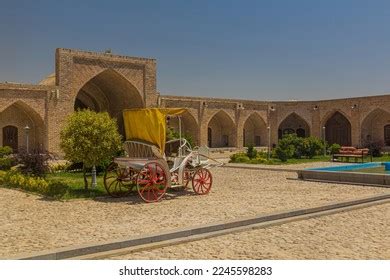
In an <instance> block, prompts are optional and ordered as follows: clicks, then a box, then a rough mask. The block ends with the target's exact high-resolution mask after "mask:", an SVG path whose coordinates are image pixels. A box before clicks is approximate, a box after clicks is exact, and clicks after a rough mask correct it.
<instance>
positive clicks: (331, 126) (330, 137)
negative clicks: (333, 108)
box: [325, 111, 351, 146]
mask: <svg viewBox="0 0 390 280" xmlns="http://www.w3.org/2000/svg"><path fill="white" fill-rule="evenodd" d="M325 139H326V141H327V142H328V144H330V145H331V144H334V143H337V144H339V145H341V146H351V123H350V122H349V120H348V119H347V118H346V117H345V116H344V115H343V114H341V113H340V112H338V111H337V112H335V113H334V114H333V115H332V116H331V117H330V118H329V119H328V120H327V121H326V123H325Z"/></svg>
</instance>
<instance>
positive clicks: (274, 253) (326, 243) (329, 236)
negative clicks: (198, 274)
mask: <svg viewBox="0 0 390 280" xmlns="http://www.w3.org/2000/svg"><path fill="white" fill-rule="evenodd" d="M111 259H387V260H388V259H390V203H387V204H383V205H379V206H373V207H370V208H364V209H359V210H353V211H350V212H345V213H339V214H334V215H330V216H325V217H319V218H314V219H309V220H303V221H298V222H292V223H288V224H283V225H280V226H274V227H269V228H264V229H257V230H251V231H246V232H240V233H234V234H228V235H224V236H218V237H214V238H210V239H204V240H200V241H194V242H190V243H183V244H180V245H174V246H169V247H164V248H159V249H154V250H150V251H144V252H136V253H133V254H127V255H122V256H116V257H112V258H111Z"/></svg>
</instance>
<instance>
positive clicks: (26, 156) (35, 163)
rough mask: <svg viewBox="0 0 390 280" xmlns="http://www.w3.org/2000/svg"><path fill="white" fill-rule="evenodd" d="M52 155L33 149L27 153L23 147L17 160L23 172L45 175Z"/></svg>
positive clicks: (39, 175)
mask: <svg viewBox="0 0 390 280" xmlns="http://www.w3.org/2000/svg"><path fill="white" fill-rule="evenodd" d="M49 159H50V155H49V154H48V153H47V152H43V151H40V150H39V149H33V150H32V151H31V152H29V153H27V151H26V150H25V149H21V150H20V152H19V153H18V155H17V161H18V163H19V164H20V166H19V170H20V171H21V172H22V173H23V174H28V175H34V176H38V177H43V176H45V173H46V172H48V171H49V166H48V160H49Z"/></svg>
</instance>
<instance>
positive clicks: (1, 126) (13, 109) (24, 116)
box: [0, 101, 46, 152]
mask: <svg viewBox="0 0 390 280" xmlns="http://www.w3.org/2000/svg"><path fill="white" fill-rule="evenodd" d="M25 127H29V130H28V132H26V130H25ZM26 133H28V138H27V135H26ZM0 139H1V140H0V141H1V142H0V146H10V147H12V149H13V150H14V152H17V151H18V150H19V149H20V148H21V147H26V146H27V145H26V144H27V143H26V141H27V139H28V146H29V148H31V149H39V150H41V151H42V150H44V149H45V148H46V141H45V126H44V123H43V120H42V118H41V117H40V115H39V114H38V113H37V112H36V111H35V110H34V109H32V108H31V107H30V106H28V105H27V104H26V103H24V102H22V101H17V102H15V103H13V104H11V105H10V106H8V107H7V108H6V109H5V110H4V111H2V112H0Z"/></svg>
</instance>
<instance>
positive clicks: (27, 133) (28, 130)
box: [24, 125, 31, 153]
mask: <svg viewBox="0 0 390 280" xmlns="http://www.w3.org/2000/svg"><path fill="white" fill-rule="evenodd" d="M30 129H31V128H30V127H29V126H28V125H26V126H25V127H24V132H25V134H26V152H27V153H28V150H29V149H28V148H29V147H28V142H29V139H28V138H29V133H30Z"/></svg>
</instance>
